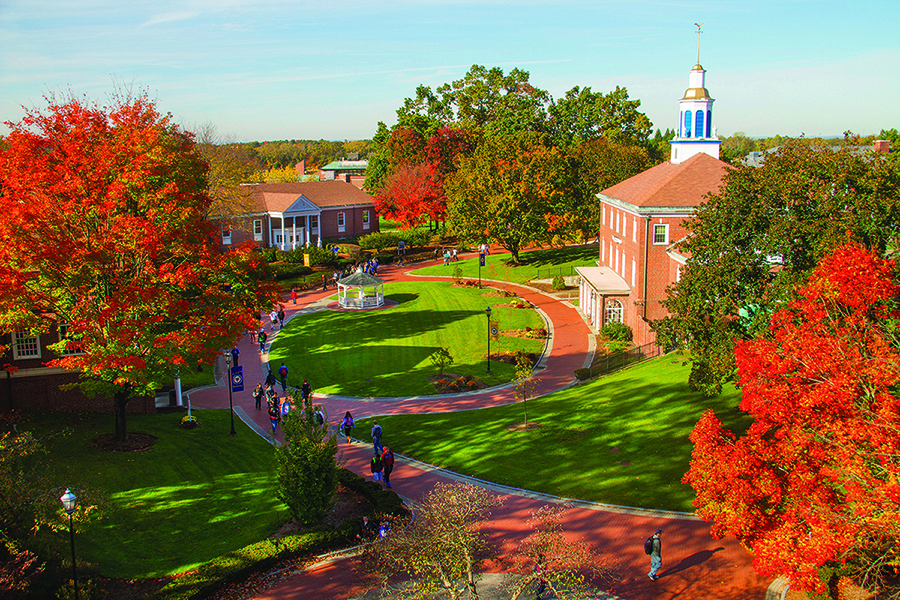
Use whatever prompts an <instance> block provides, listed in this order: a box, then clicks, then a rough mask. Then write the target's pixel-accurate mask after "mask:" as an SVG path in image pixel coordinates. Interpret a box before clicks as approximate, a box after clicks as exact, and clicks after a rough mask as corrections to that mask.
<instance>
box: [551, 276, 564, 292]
mask: <svg viewBox="0 0 900 600" xmlns="http://www.w3.org/2000/svg"><path fill="white" fill-rule="evenodd" d="M551 287H552V288H553V289H554V290H564V289H566V280H565V279H563V277H562V275H557V276H556V277H554V278H553V284H552V286H551Z"/></svg>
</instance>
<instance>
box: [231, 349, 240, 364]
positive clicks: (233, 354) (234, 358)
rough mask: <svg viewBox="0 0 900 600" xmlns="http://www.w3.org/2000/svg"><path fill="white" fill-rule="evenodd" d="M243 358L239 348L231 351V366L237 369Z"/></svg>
mask: <svg viewBox="0 0 900 600" xmlns="http://www.w3.org/2000/svg"><path fill="white" fill-rule="evenodd" d="M240 358H241V351H240V350H238V349H237V348H232V349H231V364H232V365H234V366H235V367H236V366H238V360H239V359H240Z"/></svg>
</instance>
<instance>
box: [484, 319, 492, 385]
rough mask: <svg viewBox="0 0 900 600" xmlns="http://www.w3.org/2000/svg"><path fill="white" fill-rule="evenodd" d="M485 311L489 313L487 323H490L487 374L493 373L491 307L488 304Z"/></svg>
mask: <svg viewBox="0 0 900 600" xmlns="http://www.w3.org/2000/svg"><path fill="white" fill-rule="evenodd" d="M484 312H485V313H486V314H487V323H488V330H487V332H488V338H487V342H488V355H487V372H486V374H487V375H490V374H491V307H490V306H488V307H487V308H485V309H484Z"/></svg>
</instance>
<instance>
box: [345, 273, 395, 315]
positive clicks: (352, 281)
mask: <svg viewBox="0 0 900 600" xmlns="http://www.w3.org/2000/svg"><path fill="white" fill-rule="evenodd" d="M338 304H339V305H340V306H341V308H356V309H359V308H377V307H379V306H383V305H384V279H380V278H378V277H375V276H374V275H369V274H368V273H354V274H353V275H350V276H349V277H344V278H343V279H341V280H340V281H338Z"/></svg>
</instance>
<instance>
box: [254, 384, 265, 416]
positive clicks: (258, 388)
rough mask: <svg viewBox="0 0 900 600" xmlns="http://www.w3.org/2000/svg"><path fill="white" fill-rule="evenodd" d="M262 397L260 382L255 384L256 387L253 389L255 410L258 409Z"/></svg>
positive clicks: (260, 405)
mask: <svg viewBox="0 0 900 600" xmlns="http://www.w3.org/2000/svg"><path fill="white" fill-rule="evenodd" d="M262 397H263V387H262V384H261V383H257V384H256V389H255V390H253V400H255V401H256V410H259V409H260V408H261V407H262Z"/></svg>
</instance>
